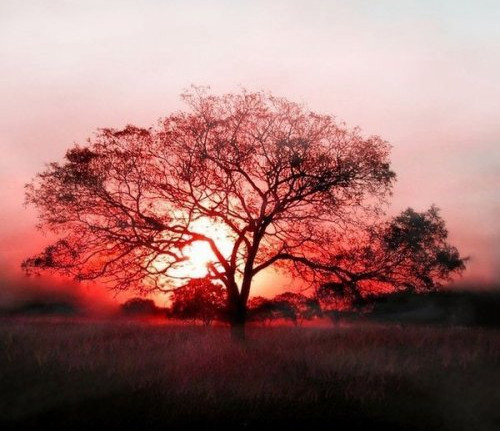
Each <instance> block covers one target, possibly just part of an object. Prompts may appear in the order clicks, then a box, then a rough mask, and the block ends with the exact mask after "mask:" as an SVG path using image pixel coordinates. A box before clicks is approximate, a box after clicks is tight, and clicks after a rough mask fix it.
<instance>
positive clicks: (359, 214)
mask: <svg viewBox="0 0 500 431" xmlns="http://www.w3.org/2000/svg"><path fill="white" fill-rule="evenodd" d="M183 99H184V100H185V102H187V104H188V105H189V108H190V109H189V110H187V111H186V112H177V113H174V114H172V115H170V116H168V117H166V118H164V119H163V120H161V122H160V123H159V125H158V126H156V127H154V128H150V129H143V128H138V127H134V126H127V127H126V128H125V129H123V130H114V129H102V130H100V131H99V132H98V134H97V135H96V136H95V137H94V138H93V139H91V140H89V141H88V143H87V144H86V145H85V146H76V147H74V148H72V149H70V150H69V151H68V152H67V153H66V156H65V160H64V161H63V162H61V163H51V164H50V165H49V166H48V167H47V168H46V170H45V171H44V172H42V173H40V174H39V175H38V176H37V177H36V178H35V179H34V181H33V182H32V183H31V184H30V185H28V186H27V201H28V202H29V203H31V204H34V205H35V206H36V207H38V209H39V211H40V224H41V226H42V227H43V228H46V229H48V230H51V231H53V232H55V233H56V234H58V235H60V239H59V240H58V241H57V242H55V243H54V244H53V245H51V246H49V247H47V248H46V249H45V250H44V251H43V252H42V253H41V254H40V255H38V256H35V257H33V258H30V259H27V260H26V261H25V262H24V265H25V267H26V268H46V269H54V270H57V271H66V272H68V273H71V274H74V275H75V276H76V277H77V278H79V279H96V278H100V279H102V280H103V281H105V282H107V283H109V284H110V286H112V287H113V288H115V289H137V290H139V291H148V290H155V289H158V290H163V291H171V290H172V289H175V288H177V287H178V286H179V282H178V279H179V278H188V276H189V274H187V275H186V274H183V273H182V271H180V270H179V268H181V267H182V266H183V265H185V262H186V260H187V259H188V256H187V255H186V250H188V249H189V247H191V246H193V244H195V243H205V244H207V245H208V246H209V247H210V250H211V252H212V255H213V258H212V259H211V260H210V262H208V264H207V276H208V277H210V278H211V279H213V280H214V281H215V282H216V283H221V284H222V285H223V286H224V288H225V291H226V295H227V304H228V310H229V312H230V315H231V316H232V317H231V321H232V326H233V329H234V330H233V334H235V335H236V336H243V334H244V332H243V328H244V324H245V319H246V306H247V301H248V299H249V295H250V291H251V287H252V281H253V280H254V278H255V276H256V275H257V274H259V273H260V272H261V271H264V270H265V269H266V268H268V267H270V266H272V265H277V266H279V267H281V268H283V269H287V270H291V271H293V272H295V273H297V274H300V275H303V276H304V277H307V276H311V274H313V275H314V276H315V277H316V276H325V275H327V276H328V277H329V279H331V280H336V281H337V282H344V281H347V282H348V281H349V280H350V279H352V277H353V271H354V272H355V271H356V269H355V268H354V269H353V268H352V267H345V259H344V258H343V257H342V256H340V255H336V253H335V250H340V249H341V245H342V244H346V242H349V241H352V238H356V235H358V233H357V232H366V231H367V229H369V227H370V226H374V224H376V223H378V222H377V220H378V217H379V216H380V215H381V214H382V207H383V204H384V203H385V200H386V198H387V197H388V196H389V195H390V191H391V186H392V184H393V182H394V179H395V175H394V173H393V172H392V171H391V169H390V166H389V145H388V144H387V143H386V142H385V141H383V140H382V139H381V138H379V137H377V136H369V137H365V136H363V135H362V134H361V133H360V131H359V129H348V128H347V127H346V126H345V125H344V124H342V123H338V122H336V121H335V119H334V118H333V117H331V116H329V115H319V114H316V113H313V112H309V111H307V110H306V109H304V108H303V107H302V106H301V105H298V104H296V103H293V102H290V101H288V100H285V99H283V98H278V97H273V96H271V95H267V94H264V93H260V92H258V93H249V92H245V91H243V92H241V93H239V94H228V95H224V96H220V97H218V96H214V95H211V94H210V93H208V92H207V91H206V90H203V89H198V88H193V90H192V91H190V92H188V93H186V94H184V95H183ZM207 225H210V226H212V227H214V226H216V227H217V228H218V230H217V232H218V234H217V235H216V234H212V232H215V228H214V229H212V230H210V229H208V230H207V229H206V228H203V226H205V227H206V226H207ZM222 237H223V238H222ZM361 237H362V236H361ZM361 237H360V238H361ZM222 244H230V247H222ZM339 247H340V248H339ZM340 254H341V253H340ZM306 269H308V271H307V270H306ZM362 270H364V268H362Z"/></svg>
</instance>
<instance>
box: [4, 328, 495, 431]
mask: <svg viewBox="0 0 500 431" xmlns="http://www.w3.org/2000/svg"><path fill="white" fill-rule="evenodd" d="M248 338H249V340H248V341H247V342H246V343H244V344H235V343H233V342H231V340H230V339H229V331H228V329H227V328H223V327H214V328H203V327H175V326H158V325H157V326H153V325H146V324H139V323H76V322H73V323H71V322H51V321H28V320H26V321H20V320H17V321H13V320H4V321H0V429H2V430H7V429H27V428H31V429H41V428H42V426H43V427H47V428H48V429H63V428H65V429H70V430H74V429H88V428H89V427H96V426H102V427H106V428H107V429H118V428H124V427H127V428H136V429H142V430H147V429H163V430H171V429H181V428H183V429H216V428H221V427H222V426H223V425H225V426H231V427H233V429H241V430H248V429H310V428H311V427H321V428H326V429H332V430H342V429H348V430H356V429H367V428H368V427H372V426H373V425H381V426H382V427H383V428H384V429H386V430H388V431H389V430H399V429H401V430H403V429H404V430H475V431H480V430H495V429H500V368H499V365H500V332H499V331H497V330H482V329H467V328H444V327H439V328H438V327H435V328H433V327H411V328H400V327H397V326H368V325H359V326H351V327H331V328H291V327H271V328H260V327H259V328H257V327H256V328H249V330H248Z"/></svg>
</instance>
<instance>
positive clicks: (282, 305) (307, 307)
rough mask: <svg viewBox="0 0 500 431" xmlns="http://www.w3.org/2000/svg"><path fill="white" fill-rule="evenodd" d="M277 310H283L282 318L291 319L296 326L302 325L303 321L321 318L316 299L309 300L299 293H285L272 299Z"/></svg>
mask: <svg viewBox="0 0 500 431" xmlns="http://www.w3.org/2000/svg"><path fill="white" fill-rule="evenodd" d="M273 303H274V304H276V306H277V309H278V310H280V309H281V310H283V311H284V314H283V316H282V317H283V318H289V319H291V320H292V321H293V322H294V323H295V324H296V325H302V323H303V322H304V320H311V319H313V318H315V317H319V316H321V307H320V304H319V301H318V300H317V299H316V298H310V297H307V296H305V295H302V294H300V293H294V292H285V293H282V294H280V295H277V296H275V297H274V298H273Z"/></svg>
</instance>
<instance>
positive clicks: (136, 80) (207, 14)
mask: <svg viewBox="0 0 500 431" xmlns="http://www.w3.org/2000/svg"><path fill="white" fill-rule="evenodd" d="M498 22H500V2H498V1H496V0H493V1H481V0H475V1H473V0H471V1H459V0H450V1H439V0H434V1H423V0H420V1H397V0H395V1H377V2H374V1H368V0H366V1H361V0H359V1H317V0H307V1H245V0H240V1H229V0H228V1H201V0H198V1H195V0H184V1H180V0H179V1H153V0H142V1H123V0H121V1H116V0H107V1H105V2H103V1H93V0H85V1H83V0H82V1H71V0H49V1H42V0H39V1H24V0H17V1H8V0H0V65H1V68H0V95H1V96H0V151H1V155H2V157H0V181H1V184H2V187H1V188H0V202H1V204H0V244H2V246H1V249H0V271H3V272H4V273H9V274H10V273H16V271H18V266H19V263H20V261H21V260H22V259H23V258H24V257H27V256H29V255H32V254H34V253H36V252H37V251H39V249H40V247H41V245H43V244H45V243H47V242H48V240H49V239H48V238H46V237H44V236H43V234H42V233H40V232H38V231H37V230H36V229H35V224H36V211H35V210H34V209H33V208H26V207H24V206H23V201H24V190H23V186H24V184H26V183H27V182H29V181H30V180H31V178H32V177H33V176H34V175H35V174H36V173H37V172H39V171H41V170H42V169H43V167H44V164H45V163H49V162H52V161H57V160H61V158H62V157H63V155H64V153H65V150H66V149H67V148H69V147H71V146H73V144H74V143H82V144H83V143H85V140H86V138H88V137H91V136H92V135H93V134H94V132H95V131H96V130H97V129H98V128H100V127H115V128H120V127H123V126H125V125H126V124H129V123H132V124H135V125H138V126H143V127H148V126H151V125H153V124H155V123H156V121H157V119H158V118H160V117H162V116H166V115H167V114H169V113H171V112H173V111H176V110H179V109H183V108H184V106H183V104H182V102H181V100H180V98H179V94H180V93H182V92H183V90H184V89H186V88H188V87H189V86H190V85H191V84H196V85H209V86H210V87H211V88H212V90H213V91H214V92H215V93H217V94H221V93H225V92H234V91H239V89H240V88H241V87H244V88H247V89H249V90H265V91H270V92H272V93H273V94H275V95H277V96H283V97H286V98H288V99H290V100H293V101H297V102H301V103H304V104H305V105H306V106H307V107H308V108H309V109H311V110H313V111H317V112H320V113H325V114H333V115H335V116H336V117H337V118H338V119H339V120H343V121H345V122H346V123H347V124H348V125H349V126H352V127H354V126H360V127H361V129H362V131H363V133H365V134H366V135H374V134H375V135H380V136H381V137H383V138H384V139H385V140H387V141H388V142H389V143H390V144H391V145H392V155H391V160H392V167H393V169H394V170H395V171H396V173H397V176H398V182H397V185H396V187H395V189H394V196H393V198H392V205H391V206H390V207H389V208H388V212H389V214H396V213H397V212H399V211H401V210H402V209H404V208H406V207H408V206H411V207H413V208H414V209H416V210H425V209H427V208H428V207H429V206H430V205H431V204H433V203H434V204H436V205H437V206H438V207H439V208H441V214H442V216H443V218H444V219H445V220H446V223H447V226H448V229H449V233H450V241H451V242H452V243H453V244H454V245H456V246H457V247H458V248H459V250H460V251H461V253H462V254H463V255H465V256H470V261H469V263H468V269H467V271H466V272H465V274H464V276H463V279H462V282H464V283H469V284H474V285H482V284H491V283H494V282H495V281H496V280H497V279H498V277H499V276H500V251H499V247H498V245H499V243H500V193H499V191H498V190H499V188H498V184H500V181H499V180H500V122H499V118H500V115H499V114H500V55H499V53H500V26H499V25H498Z"/></svg>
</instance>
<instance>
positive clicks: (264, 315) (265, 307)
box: [248, 296, 275, 325]
mask: <svg viewBox="0 0 500 431" xmlns="http://www.w3.org/2000/svg"><path fill="white" fill-rule="evenodd" d="M274 311H275V306H274V303H273V301H272V300H271V299H268V298H264V297H262V296H255V297H253V298H250V300H249V301H248V318H249V320H253V321H260V322H262V323H263V324H264V325H266V324H268V325H269V324H270V323H271V322H272V320H273V319H274Z"/></svg>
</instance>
